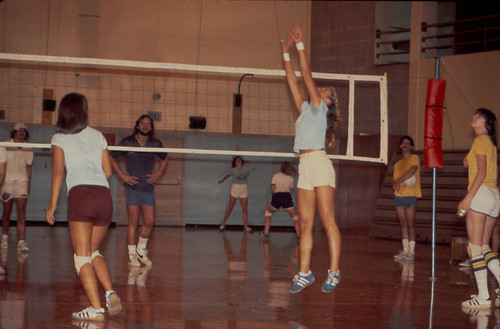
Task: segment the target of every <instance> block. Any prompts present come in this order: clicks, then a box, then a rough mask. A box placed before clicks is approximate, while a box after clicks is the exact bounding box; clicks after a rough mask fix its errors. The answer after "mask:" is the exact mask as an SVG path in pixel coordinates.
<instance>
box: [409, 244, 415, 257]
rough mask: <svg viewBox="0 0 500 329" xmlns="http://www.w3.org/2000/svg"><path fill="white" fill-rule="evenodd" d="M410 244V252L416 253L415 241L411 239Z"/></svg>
mask: <svg viewBox="0 0 500 329" xmlns="http://www.w3.org/2000/svg"><path fill="white" fill-rule="evenodd" d="M409 246H410V252H411V253H412V254H414V253H415V241H410V243H409Z"/></svg>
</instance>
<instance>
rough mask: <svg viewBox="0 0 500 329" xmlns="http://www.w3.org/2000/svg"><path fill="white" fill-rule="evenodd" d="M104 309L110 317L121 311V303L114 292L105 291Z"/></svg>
mask: <svg viewBox="0 0 500 329" xmlns="http://www.w3.org/2000/svg"><path fill="white" fill-rule="evenodd" d="M105 296H106V307H107V308H108V312H109V314H110V315H116V314H118V313H120V312H121V310H122V302H121V300H120V297H118V294H117V293H116V291H114V290H109V291H106V295H105Z"/></svg>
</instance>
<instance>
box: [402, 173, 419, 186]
mask: <svg viewBox="0 0 500 329" xmlns="http://www.w3.org/2000/svg"><path fill="white" fill-rule="evenodd" d="M403 183H405V185H406V186H413V185H415V184H416V183H417V176H415V175H413V176H411V177H410V178H408V179H407V180H405V181H404V182H403Z"/></svg>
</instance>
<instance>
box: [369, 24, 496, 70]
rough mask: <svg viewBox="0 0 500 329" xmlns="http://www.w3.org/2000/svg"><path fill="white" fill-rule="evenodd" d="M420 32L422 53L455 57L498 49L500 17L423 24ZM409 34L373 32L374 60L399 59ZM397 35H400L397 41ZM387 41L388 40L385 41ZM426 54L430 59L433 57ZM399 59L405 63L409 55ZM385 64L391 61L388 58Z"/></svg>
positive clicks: (405, 50)
mask: <svg viewBox="0 0 500 329" xmlns="http://www.w3.org/2000/svg"><path fill="white" fill-rule="evenodd" d="M421 29H422V32H423V34H424V36H423V37H422V40H421V43H422V47H421V51H422V54H425V53H426V52H429V51H430V50H435V51H436V52H439V51H441V52H446V54H444V55H456V54H464V53H474V52H483V51H491V50H499V49H500V14H496V15H490V16H484V17H477V18H469V19H461V20H455V21H451V22H443V23H436V24H427V23H425V22H423V23H422V27H421ZM443 30H445V31H443ZM409 32H410V29H398V30H390V31H381V30H376V33H375V37H376V40H377V41H376V43H375V45H376V48H377V50H376V52H375V58H376V59H379V58H381V57H385V58H387V56H390V58H392V57H398V58H399V59H400V60H401V58H402V56H401V55H406V54H409V44H410V39H409V36H408V35H409ZM430 33H433V34H430ZM405 34H406V35H405ZM398 36H401V39H399V38H398ZM405 37H406V38H405ZM388 38H389V39H390V40H387V39H388ZM432 41H434V42H432ZM387 45H390V46H391V47H387ZM384 46H385V47H384ZM378 49H380V51H378ZM426 55H428V56H434V55H435V54H426ZM441 55H443V54H441ZM424 56H425V55H424ZM403 58H406V61H408V60H409V56H403ZM388 61H391V60H390V59H388Z"/></svg>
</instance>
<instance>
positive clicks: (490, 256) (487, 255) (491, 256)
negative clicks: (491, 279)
mask: <svg viewBox="0 0 500 329" xmlns="http://www.w3.org/2000/svg"><path fill="white" fill-rule="evenodd" d="M483 257H484V261H485V262H486V266H487V267H488V269H489V270H490V271H491V273H492V274H493V275H494V276H495V279H497V282H498V283H499V284H500V261H498V257H497V255H496V254H495V253H494V252H493V251H492V250H491V249H490V246H488V245H487V244H485V245H483Z"/></svg>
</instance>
